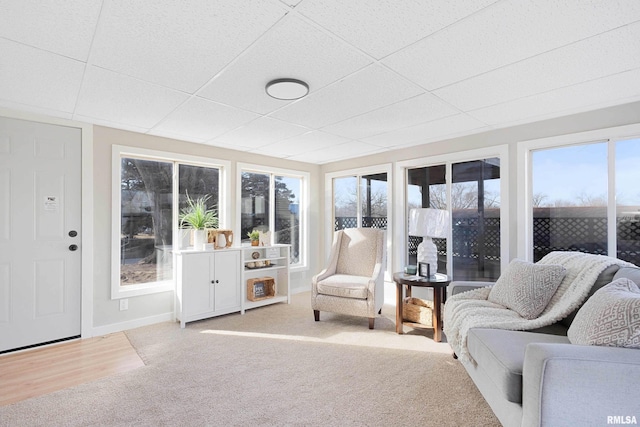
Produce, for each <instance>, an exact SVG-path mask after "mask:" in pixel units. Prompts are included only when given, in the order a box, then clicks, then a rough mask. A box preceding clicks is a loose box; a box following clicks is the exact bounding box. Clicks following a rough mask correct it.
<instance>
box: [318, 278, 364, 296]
mask: <svg viewBox="0 0 640 427" xmlns="http://www.w3.org/2000/svg"><path fill="white" fill-rule="evenodd" d="M369 280H370V278H369V277H363V276H351V275H348V274H334V275H333V276H329V277H327V278H326V279H324V280H321V281H319V282H318V293H319V294H323V295H333V296H336V297H342V298H357V299H367V296H368V295H369V290H368V288H367V285H368V283H369Z"/></svg>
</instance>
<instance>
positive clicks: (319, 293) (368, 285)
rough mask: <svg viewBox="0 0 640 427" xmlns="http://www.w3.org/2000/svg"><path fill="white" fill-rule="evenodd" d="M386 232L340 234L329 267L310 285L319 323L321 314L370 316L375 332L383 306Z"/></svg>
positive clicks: (370, 230)
mask: <svg viewBox="0 0 640 427" xmlns="http://www.w3.org/2000/svg"><path fill="white" fill-rule="evenodd" d="M386 254H387V251H386V242H385V231H384V230H380V229H376V228H348V229H345V230H340V231H337V232H336V233H335V234H334V237H333V245H332V247H331V254H330V256H329V264H328V265H327V267H326V268H325V269H324V270H322V271H321V272H320V273H319V274H317V275H316V276H314V277H313V279H312V282H311V307H312V308H313V315H314V317H315V320H316V322H317V321H319V320H320V312H321V311H329V312H333V313H342V314H349V315H352V316H360V317H368V318H369V329H373V324H374V321H375V317H376V313H377V314H380V313H381V312H382V305H383V304H384V270H385V266H386V258H387V256H386Z"/></svg>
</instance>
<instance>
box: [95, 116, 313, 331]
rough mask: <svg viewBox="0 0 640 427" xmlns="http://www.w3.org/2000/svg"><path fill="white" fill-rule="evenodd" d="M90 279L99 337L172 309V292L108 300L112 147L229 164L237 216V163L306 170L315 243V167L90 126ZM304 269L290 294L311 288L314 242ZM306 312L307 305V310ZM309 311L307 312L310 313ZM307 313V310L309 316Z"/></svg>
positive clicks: (296, 275)
mask: <svg viewBox="0 0 640 427" xmlns="http://www.w3.org/2000/svg"><path fill="white" fill-rule="evenodd" d="M93 136H94V144H93V147H94V158H93V173H94V183H93V189H94V212H95V215H94V275H93V276H94V278H93V279H94V281H93V297H94V298H93V309H94V314H93V327H94V334H95V335H100V334H104V333H109V332H113V331H117V330H123V329H128V328H130V327H136V326H139V325H143V324H147V323H154V322H157V321H162V320H166V319H168V318H170V316H171V313H172V312H173V292H164V293H158V294H151V295H142V296H137V297H131V298H129V309H128V310H126V311H120V308H119V301H118V300H112V299H111V282H110V277H111V273H110V268H111V247H110V246H111V212H112V208H113V207H112V205H111V147H112V145H124V146H129V147H139V148H147V149H153V150H159V151H167V152H174V153H180V154H188V155H191V156H202V157H209V158H215V159H222V160H229V161H231V162H232V165H231V170H230V174H229V175H230V176H229V179H230V182H231V191H230V194H229V199H228V200H227V201H226V203H229V204H230V206H231V219H232V221H233V218H235V217H236V200H235V198H236V169H237V168H236V164H237V162H241V163H254V164H259V165H265V166H271V167H277V168H283V169H294V170H301V171H305V172H309V173H310V176H311V179H310V180H311V183H310V184H311V191H310V193H311V201H310V202H311V203H310V206H311V207H312V209H311V212H310V215H309V218H310V223H311V226H310V227H309V233H310V236H309V238H310V240H311V242H314V241H318V240H319V239H320V238H321V236H320V230H319V227H317V226H315V224H319V222H320V219H319V212H318V210H319V206H321V202H322V199H321V197H320V192H319V190H318V188H319V183H320V181H321V179H320V175H319V170H320V167H319V166H317V165H312V164H308V163H301V162H293V161H288V160H280V159H275V158H272V157H265V156H261V155H256V154H251V153H244V152H239V151H235V150H228V149H224V148H218V147H212V146H207V145H203V144H195V143H190V142H185V141H178V140H174V139H167V138H161V137H157V136H152V135H143V134H139V133H135V132H128V131H123V130H117V129H112V128H106V127H101V126H94V132H93ZM310 248H311V249H310V250H311V252H312V253H311V256H310V257H309V269H308V270H304V271H299V272H292V274H291V287H292V292H293V293H296V292H300V291H305V290H308V289H310V284H311V277H312V276H313V275H314V274H316V273H317V272H318V271H319V270H320V267H319V266H318V257H317V256H316V250H315V245H314V244H313V243H311V245H310ZM309 310H311V309H309ZM310 313H311V311H310ZM309 315H311V314H309Z"/></svg>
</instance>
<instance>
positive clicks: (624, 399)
mask: <svg viewBox="0 0 640 427" xmlns="http://www.w3.org/2000/svg"><path fill="white" fill-rule="evenodd" d="M522 382H523V384H522V410H523V417H522V420H523V424H522V425H523V426H541V425H606V424H611V423H612V422H611V421H612V420H615V419H618V420H619V419H620V418H618V417H622V418H621V419H622V420H631V419H632V417H635V419H636V420H640V399H639V398H638V384H640V350H637V349H630V348H618V347H599V346H582V345H574V344H549V343H544V344H543V343H532V344H529V345H527V349H526V352H525V359H524V366H523V371H522ZM610 417H611V418H610ZM613 417H615V418H613ZM627 417H628V418H627Z"/></svg>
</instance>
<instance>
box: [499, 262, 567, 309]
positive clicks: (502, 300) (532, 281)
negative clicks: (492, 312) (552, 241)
mask: <svg viewBox="0 0 640 427" xmlns="http://www.w3.org/2000/svg"><path fill="white" fill-rule="evenodd" d="M565 273H566V270H565V268H564V267H563V266H561V265H553V264H532V263H530V262H527V261H522V260H518V259H514V260H513V261H511V262H510V263H509V265H508V266H507V268H506V270H505V271H504V273H502V274H501V275H500V277H499V278H498V280H497V281H496V284H495V285H494V286H493V287H492V288H491V292H490V293H489V297H488V300H489V301H491V302H493V303H496V304H500V305H503V306H505V307H507V308H509V309H511V310H513V311H515V312H516V313H518V314H519V315H520V316H522V317H524V318H525V319H535V318H537V317H538V316H539V315H540V313H542V312H543V311H544V309H545V308H546V307H547V304H549V301H551V297H553V294H555V293H556V290H557V289H558V286H559V285H560V282H562V279H563V278H564V275H565Z"/></svg>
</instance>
